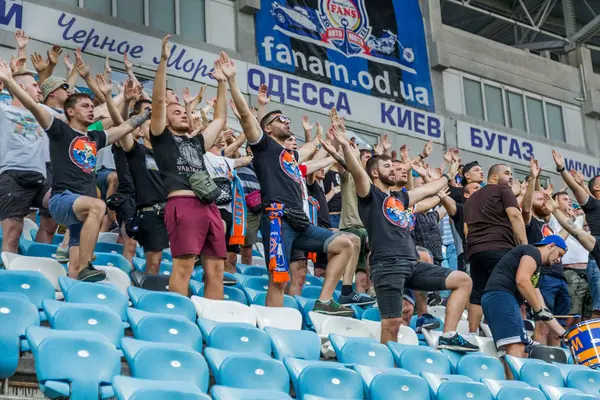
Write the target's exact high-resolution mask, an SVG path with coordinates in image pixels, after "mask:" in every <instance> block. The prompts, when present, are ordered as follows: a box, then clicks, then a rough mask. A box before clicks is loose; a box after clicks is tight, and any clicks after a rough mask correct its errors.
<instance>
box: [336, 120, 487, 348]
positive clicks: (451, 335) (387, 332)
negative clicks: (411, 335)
mask: <svg viewBox="0 0 600 400" xmlns="http://www.w3.org/2000/svg"><path fill="white" fill-rule="evenodd" d="M335 136H336V139H337V141H338V142H339V143H340V145H341V146H342V149H343V151H344V158H345V159H346V163H347V166H348V171H350V173H351V174H352V177H353V178H354V182H355V184H356V194H357V195H358V207H359V212H360V217H361V219H362V221H363V223H364V224H365V227H366V228H367V232H368V235H369V243H370V244H371V256H370V260H369V261H370V265H371V280H372V281H373V284H374V285H375V293H376V294H377V303H378V305H379V312H380V314H381V343H387V342H388V341H397V340H398V331H399V329H400V325H401V324H402V301H403V300H402V299H403V292H404V286H405V285H406V287H407V288H410V289H414V290H422V291H437V290H452V295H451V296H450V298H449V299H448V304H447V306H446V319H445V325H444V333H443V334H442V336H441V337H440V338H439V340H438V344H437V347H438V348H445V349H450V350H459V351H477V350H479V347H478V346H475V345H473V344H471V343H469V342H468V341H467V340H465V339H464V338H463V337H462V336H461V335H460V334H459V333H458V332H456V327H457V325H458V321H459V320H460V317H461V315H462V312H463V311H464V309H465V307H466V305H467V301H468V297H469V293H470V292H471V279H470V278H469V276H468V275H467V274H465V273H464V272H461V271H451V270H450V269H448V268H443V267H439V266H435V265H431V264H426V263H422V262H418V261H417V260H418V255H417V252H416V248H415V245H414V243H413V241H412V238H411V235H410V230H411V226H412V223H413V221H414V220H413V215H412V206H413V205H414V204H415V203H417V202H419V201H420V200H423V199H424V198H426V197H429V196H433V195H435V194H436V193H438V192H439V191H440V190H442V189H443V188H444V187H446V185H447V184H448V182H449V181H450V180H451V179H454V175H455V174H456V171H457V169H458V161H456V160H454V162H453V163H452V165H451V167H450V170H449V172H448V175H444V176H442V177H441V178H439V179H436V180H434V181H432V182H430V183H427V184H425V185H423V186H421V187H419V188H416V189H413V190H410V191H406V190H405V189H404V190H402V191H400V192H394V191H391V190H390V188H391V187H392V186H394V185H395V184H396V183H397V182H404V183H406V181H407V180H408V173H407V172H405V173H403V174H402V175H400V176H396V175H395V173H394V166H393V163H392V159H391V157H389V156H387V155H381V156H377V157H373V158H371V159H370V160H369V162H368V163H367V166H366V170H365V168H363V167H362V165H361V164H360V161H359V160H358V158H356V156H355V155H354V154H353V151H352V148H351V147H350V142H349V140H348V137H347V134H346V128H345V127H344V126H343V125H341V126H340V127H339V129H338V130H335Z"/></svg>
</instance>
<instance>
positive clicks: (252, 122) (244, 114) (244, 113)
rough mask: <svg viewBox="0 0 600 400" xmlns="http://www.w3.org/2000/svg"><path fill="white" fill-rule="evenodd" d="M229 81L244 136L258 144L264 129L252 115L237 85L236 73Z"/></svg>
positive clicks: (228, 78)
mask: <svg viewBox="0 0 600 400" xmlns="http://www.w3.org/2000/svg"><path fill="white" fill-rule="evenodd" d="M227 81H228V82H229V89H230V90H231V98H232V99H233V103H234V104H235V108H236V109H237V112H238V114H239V115H240V124H241V125H242V130H243V131H244V135H246V138H247V139H248V142H249V143H251V144H253V143H257V142H258V141H259V140H260V138H261V136H262V129H261V127H260V124H259V123H258V121H257V119H256V118H254V115H252V112H251V111H250V107H249V106H248V103H247V102H246V99H245V98H244V95H243V94H242V92H241V90H240V88H239V87H238V85H237V82H236V80H235V73H234V74H233V75H232V76H231V77H227ZM259 109H260V108H259ZM259 113H260V112H259ZM259 118H260V115H259Z"/></svg>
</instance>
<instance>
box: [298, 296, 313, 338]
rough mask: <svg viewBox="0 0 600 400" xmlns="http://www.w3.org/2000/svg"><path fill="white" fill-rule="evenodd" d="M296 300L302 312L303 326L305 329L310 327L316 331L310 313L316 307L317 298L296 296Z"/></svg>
mask: <svg viewBox="0 0 600 400" xmlns="http://www.w3.org/2000/svg"><path fill="white" fill-rule="evenodd" d="M294 300H296V303H298V309H299V310H300V312H301V313H302V320H303V327H304V329H310V330H313V331H314V325H313V322H312V321H311V319H310V316H309V315H308V313H309V312H311V311H312V310H313V308H314V307H315V302H316V300H315V299H308V298H306V297H302V296H294Z"/></svg>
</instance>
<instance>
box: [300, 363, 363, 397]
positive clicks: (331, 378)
mask: <svg viewBox="0 0 600 400" xmlns="http://www.w3.org/2000/svg"><path fill="white" fill-rule="evenodd" d="M296 395H297V396H298V397H299V398H301V399H302V398H304V397H305V396H307V395H313V396H321V397H323V398H337V399H361V398H363V386H362V380H361V378H360V376H359V375H358V374H357V373H356V372H354V371H352V370H351V369H348V368H337V367H334V366H326V365H323V364H316V365H309V366H307V367H306V368H304V369H303V371H302V372H301V373H300V376H299V377H298V389H297V390H296Z"/></svg>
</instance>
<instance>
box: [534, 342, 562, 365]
mask: <svg viewBox="0 0 600 400" xmlns="http://www.w3.org/2000/svg"><path fill="white" fill-rule="evenodd" d="M529 358H535V359H538V360H544V361H546V362H548V363H552V362H557V363H561V364H567V362H568V360H567V354H566V353H565V352H564V351H563V350H562V349H561V348H560V347H553V346H544V345H541V344H540V345H536V346H533V348H532V349H531V351H530V352H529Z"/></svg>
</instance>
